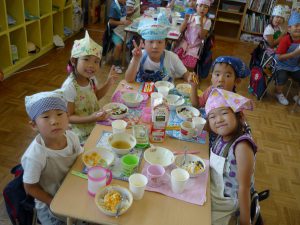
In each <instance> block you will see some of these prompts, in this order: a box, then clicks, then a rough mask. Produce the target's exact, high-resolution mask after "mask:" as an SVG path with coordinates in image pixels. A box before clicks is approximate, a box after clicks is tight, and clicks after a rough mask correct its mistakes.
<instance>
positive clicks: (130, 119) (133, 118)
mask: <svg viewBox="0 0 300 225" xmlns="http://www.w3.org/2000/svg"><path fill="white" fill-rule="evenodd" d="M124 92H136V91H133V90H127V89H126V90H125V89H124V90H123V89H121V90H119V91H117V92H115V94H114V95H113V96H112V98H111V101H112V102H118V103H122V104H124V101H123V100H122V94H123V93H124ZM140 94H141V95H142V96H143V98H144V99H143V101H142V102H141V104H140V105H139V106H138V107H134V108H133V107H128V109H129V112H128V115H127V116H126V117H125V118H123V119H122V120H125V121H126V122H127V123H128V126H129V127H130V126H131V125H133V124H137V123H138V122H139V120H140V118H141V115H142V109H143V108H144V107H146V105H147V100H148V98H149V96H148V95H147V94H145V93H140ZM112 121H114V119H111V118H108V119H107V120H103V121H99V122H97V123H98V124H102V125H105V126H111V122H112Z"/></svg>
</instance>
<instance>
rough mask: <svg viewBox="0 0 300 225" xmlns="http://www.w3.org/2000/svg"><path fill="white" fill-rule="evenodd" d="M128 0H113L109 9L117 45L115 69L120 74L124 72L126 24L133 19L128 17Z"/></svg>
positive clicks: (110, 21) (114, 54) (115, 49)
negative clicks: (123, 47) (122, 60)
mask: <svg viewBox="0 0 300 225" xmlns="http://www.w3.org/2000/svg"><path fill="white" fill-rule="evenodd" d="M126 15H127V14H126V0H113V1H112V3H111V6H110V11H109V15H108V17H109V21H108V23H109V24H110V26H111V28H112V29H113V34H112V41H113V43H114V45H115V48H114V53H113V60H114V62H113V64H114V65H115V71H116V72H117V73H119V74H121V73H123V71H122V68H121V55H122V54H121V53H122V46H123V41H126V40H124V37H125V31H124V28H125V26H128V25H129V24H131V21H130V20H128V19H127V18H126Z"/></svg>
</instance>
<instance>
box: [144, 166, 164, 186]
mask: <svg viewBox="0 0 300 225" xmlns="http://www.w3.org/2000/svg"><path fill="white" fill-rule="evenodd" d="M165 172H166V171H165V168H164V167H163V166H161V165H149V166H148V167H147V177H148V181H149V183H148V185H149V186H150V187H159V186H160V185H161V184H162V181H163V180H162V178H163V176H164V174H165Z"/></svg>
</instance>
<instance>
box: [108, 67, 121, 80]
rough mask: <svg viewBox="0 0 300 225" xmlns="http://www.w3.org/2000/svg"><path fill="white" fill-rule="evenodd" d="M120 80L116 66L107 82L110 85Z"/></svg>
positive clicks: (112, 68)
mask: <svg viewBox="0 0 300 225" xmlns="http://www.w3.org/2000/svg"><path fill="white" fill-rule="evenodd" d="M118 78H119V75H118V74H117V73H116V71H115V66H114V65H113V66H111V68H110V71H109V74H108V77H107V82H108V83H109V84H114V83H115V81H116V80H117V79H118Z"/></svg>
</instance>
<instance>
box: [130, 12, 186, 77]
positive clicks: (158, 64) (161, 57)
mask: <svg viewBox="0 0 300 225" xmlns="http://www.w3.org/2000/svg"><path fill="white" fill-rule="evenodd" d="M166 23H169V22H168V20H167V18H166V16H165V14H164V13H160V14H159V15H158V18H157V21H154V20H150V19H149V20H144V21H143V22H140V25H139V28H138V32H139V33H140V35H141V36H142V38H143V39H144V45H145V50H144V51H142V46H143V42H142V41H141V42H140V45H139V46H137V44H136V43H135V42H134V43H133V44H134V46H135V48H134V49H133V51H132V55H133V57H132V59H131V62H130V64H129V66H128V68H127V70H126V72H125V79H126V81H127V82H134V81H137V82H146V81H153V82H155V81H158V80H167V81H171V82H172V81H173V80H174V79H175V78H184V79H185V80H186V81H190V80H191V77H192V76H191V74H190V73H189V72H188V71H187V69H186V68H185V66H184V65H183V63H182V62H181V61H180V59H179V58H178V56H177V55H176V54H175V53H173V52H171V51H167V50H165V47H166V40H165V39H166V37H167V34H168V27H167V26H166V25H165V24H166Z"/></svg>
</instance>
